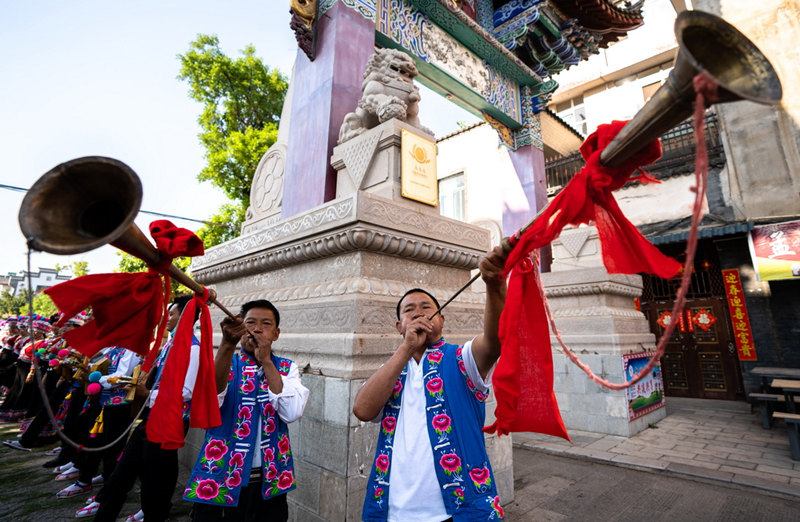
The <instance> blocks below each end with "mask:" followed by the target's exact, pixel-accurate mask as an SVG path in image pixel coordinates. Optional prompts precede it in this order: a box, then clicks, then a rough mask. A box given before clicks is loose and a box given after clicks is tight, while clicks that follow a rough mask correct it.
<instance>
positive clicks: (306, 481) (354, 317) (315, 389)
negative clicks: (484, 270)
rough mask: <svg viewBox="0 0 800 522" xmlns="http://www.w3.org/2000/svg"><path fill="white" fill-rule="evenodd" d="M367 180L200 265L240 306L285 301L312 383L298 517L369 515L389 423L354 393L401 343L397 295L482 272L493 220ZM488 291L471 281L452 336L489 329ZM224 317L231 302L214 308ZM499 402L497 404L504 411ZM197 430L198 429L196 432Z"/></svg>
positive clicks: (499, 452) (201, 274)
mask: <svg viewBox="0 0 800 522" xmlns="http://www.w3.org/2000/svg"><path fill="white" fill-rule="evenodd" d="M420 207H421V205H419V204H416V205H408V204H406V202H403V201H400V202H398V201H391V200H389V199H387V198H384V197H380V196H378V195H375V194H371V193H368V192H364V191H355V192H352V193H350V194H349V195H347V196H345V197H342V198H339V199H337V200H334V201H331V202H329V203H327V204H325V205H321V206H319V207H317V208H314V209H311V210H309V211H306V212H305V213H302V214H300V215H297V216H294V217H292V218H290V219H287V220H283V221H280V222H278V223H276V224H274V225H271V226H267V227H265V228H263V229H260V230H258V231H256V232H253V233H251V234H245V235H243V236H241V237H239V238H238V239H235V240H233V241H230V242H228V243H225V244H223V245H219V246H217V247H214V248H210V249H209V250H208V251H207V253H206V255H205V256H204V257H202V258H199V259H195V262H194V264H193V266H192V269H193V275H194V277H195V278H196V279H197V280H198V281H199V282H201V283H203V284H207V285H210V286H212V287H213V288H214V289H215V290H216V291H217V293H218V294H219V296H220V300H221V301H222V302H223V304H224V305H225V306H226V307H228V308H229V309H230V310H237V309H238V307H239V306H240V305H241V304H242V303H243V302H245V301H249V300H252V299H259V298H265V299H269V300H270V301H272V302H273V303H274V304H275V305H276V306H277V307H278V309H279V310H280V312H281V324H280V327H281V335H280V339H279V340H278V341H276V343H275V350H276V353H277V354H278V355H281V356H286V357H289V358H291V359H293V360H294V361H295V362H296V363H297V364H298V365H299V366H300V368H301V369H302V371H303V376H302V379H303V383H304V384H305V385H306V386H307V387H308V388H309V389H310V390H311V396H310V399H309V403H308V405H307V407H306V411H305V413H304V415H303V417H302V419H301V420H300V421H298V422H297V423H294V424H292V425H291V426H290V430H291V437H292V445H293V451H294V456H295V466H296V471H297V480H298V488H297V490H296V491H295V492H293V493H292V494H291V495H290V496H289V498H290V504H291V507H290V509H291V510H292V517H291V518H292V519H294V520H319V519H322V520H360V511H361V506H362V503H363V500H364V492H365V488H366V482H367V479H368V475H369V471H370V467H371V461H372V458H373V452H374V449H375V443H376V441H377V433H376V430H377V424H373V423H363V422H360V421H358V420H357V419H356V418H355V417H354V416H353V414H352V406H353V400H354V397H355V394H356V392H357V391H358V389H359V387H360V386H361V384H362V383H363V382H364V380H365V379H366V378H367V377H369V376H370V375H372V373H374V371H375V370H376V369H377V368H378V367H379V365H380V364H382V363H383V362H385V361H386V359H388V357H389V356H390V354H391V353H393V351H394V350H395V349H396V348H397V346H398V345H399V344H400V341H401V338H400V335H399V334H398V333H397V330H396V329H395V321H396V317H395V305H396V304H397V301H398V299H399V298H400V296H402V294H403V293H404V292H405V291H406V290H407V289H409V288H412V287H425V288H426V289H429V290H430V291H431V292H433V293H434V295H436V296H437V298H439V299H440V302H444V300H445V299H447V298H448V297H450V296H451V295H452V294H453V293H454V292H455V291H456V290H457V289H458V288H460V287H461V285H463V284H464V283H466V282H467V281H468V280H469V278H470V270H472V269H474V268H476V267H477V265H478V262H479V260H480V257H481V255H482V254H483V253H484V252H486V251H487V250H488V249H489V247H490V244H489V231H487V230H485V229H483V228H480V227H476V226H472V225H468V224H465V223H461V222H458V221H454V220H450V219H447V218H443V217H440V216H438V215H429V214H427V213H424V212H422V211H421V210H420ZM483 303H484V296H483V295H482V294H478V293H475V292H472V291H466V292H464V293H462V294H461V295H460V296H459V297H458V298H457V299H456V300H455V301H454V302H453V303H452V304H450V305H449V306H448V308H447V309H446V310H445V312H444V316H445V318H446V323H445V333H446V336H447V339H448V340H449V341H450V342H459V343H460V342H464V341H466V340H468V339H471V338H472V337H473V336H474V335H476V334H477V333H479V332H480V331H481V329H482V321H483ZM212 313H213V314H214V316H215V317H214V320H215V322H218V321H219V320H221V318H222V314H221V312H218V311H216V310H215V309H213V308H212ZM493 412H494V405H493V404H490V405H489V406H488V408H487V422H488V423H491V422H493ZM193 436H194V437H197V435H193ZM487 446H488V447H489V448H490V453H489V456H490V459H491V461H492V463H493V466H494V470H495V473H496V477H497V482H498V486H499V490H500V496H501V499H502V500H503V501H505V502H509V501H511V500H512V499H513V467H512V461H511V438H510V437H502V438H497V437H494V436H492V437H488V438H487Z"/></svg>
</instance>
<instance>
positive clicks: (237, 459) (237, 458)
mask: <svg viewBox="0 0 800 522" xmlns="http://www.w3.org/2000/svg"><path fill="white" fill-rule="evenodd" d="M228 466H230V467H232V468H241V467H242V466H244V454H243V453H239V452H238V451H237V452H236V453H231V460H229V461H228Z"/></svg>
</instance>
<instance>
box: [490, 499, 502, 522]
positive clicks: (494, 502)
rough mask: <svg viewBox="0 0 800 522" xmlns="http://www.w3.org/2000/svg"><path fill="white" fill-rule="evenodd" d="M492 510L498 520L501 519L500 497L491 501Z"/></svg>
mask: <svg viewBox="0 0 800 522" xmlns="http://www.w3.org/2000/svg"><path fill="white" fill-rule="evenodd" d="M492 509H494V511H495V513H497V515H498V516H499V517H500V518H503V508H502V507H500V497H494V499H493V500H492Z"/></svg>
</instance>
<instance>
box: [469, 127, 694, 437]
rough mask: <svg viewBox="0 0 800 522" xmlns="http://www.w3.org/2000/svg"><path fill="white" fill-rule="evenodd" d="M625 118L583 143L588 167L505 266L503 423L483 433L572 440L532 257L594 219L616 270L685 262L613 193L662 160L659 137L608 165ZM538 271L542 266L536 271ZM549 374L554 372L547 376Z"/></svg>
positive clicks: (500, 373) (674, 269) (662, 268)
mask: <svg viewBox="0 0 800 522" xmlns="http://www.w3.org/2000/svg"><path fill="white" fill-rule="evenodd" d="M626 123H627V122H625V121H614V122H612V123H611V124H607V125H600V126H599V127H598V128H597V131H595V132H594V133H593V134H592V135H590V136H589V137H588V138H587V139H586V141H585V142H584V143H583V145H581V149H580V150H581V155H582V156H583V157H584V159H585V160H586V166H585V167H584V168H583V169H582V170H581V171H580V172H578V173H577V174H576V175H575V177H573V178H572V180H571V181H570V182H569V183H568V184H567V186H566V187H564V190H562V191H561V192H560V193H559V194H558V195H557V196H556V197H555V198H554V199H553V201H552V202H551V203H550V204H549V205H548V207H547V208H546V209H545V211H544V212H543V213H542V215H541V216H540V217H539V218H537V219H536V221H535V222H534V223H533V224H531V225H530V226H529V227H528V228H527V230H525V232H524V233H522V234H521V236H520V238H519V240H518V241H517V243H516V245H515V246H514V249H513V250H512V251H511V253H510V254H509V256H508V259H507V261H506V273H508V272H511V278H510V280H509V287H508V293H507V296H506V302H505V307H504V309H503V313H502V315H501V316H500V341H501V343H502V346H503V353H502V355H501V357H500V360H499V361H498V363H497V368H496V369H495V372H494V375H493V377H492V382H493V384H494V388H495V396H496V397H497V409H496V411H495V414H496V417H497V420H496V421H495V422H494V423H493V424H492V425H491V426H488V427H486V428H485V429H484V431H487V432H489V433H493V432H494V431H497V432H498V433H499V434H501V435H502V434H505V433H510V432H514V431H530V432H537V433H547V434H550V435H555V436H559V437H563V438H565V439H567V440H569V436H568V435H567V432H566V429H565V428H564V424H563V422H562V420H561V414H560V413H559V411H558V405H557V403H556V399H555V395H554V393H553V382H552V381H553V378H552V370H550V371H549V377H547V376H544V377H543V375H542V371H543V369H544V370H547V369H551V368H552V364H553V361H552V354H551V348H550V330H549V328H548V325H547V321H546V319H545V317H546V316H545V310H544V303H543V301H542V299H541V296H540V294H539V291H538V289H537V286H536V284H535V279H534V278H535V276H536V274H535V273H533V271H532V270H530V266H529V265H530V261H529V260H528V261H525V260H526V259H528V257H529V256H530V253H531V252H532V251H533V250H534V249H537V248H541V247H543V246H545V245H547V244H549V243H550V242H552V241H553V240H554V239H556V238H557V237H558V235H559V233H561V230H562V229H563V228H564V227H565V226H566V225H568V224H572V225H578V224H581V223H588V222H590V221H594V223H595V226H596V227H597V235H598V237H599V239H600V243H601V246H602V252H603V264H604V265H605V267H606V269H607V270H608V272H609V273H624V274H634V273H638V272H648V273H651V274H656V275H658V276H660V277H664V278H670V277H673V276H674V275H675V274H677V273H678V270H679V268H680V264H679V263H678V262H677V261H675V260H674V259H672V258H670V257H668V256H665V255H664V254H662V253H661V252H660V251H659V250H658V249H657V248H656V247H655V246H653V245H652V244H651V243H650V242H649V241H647V239H645V238H644V236H642V234H641V233H640V232H639V231H638V230H637V229H636V227H635V226H634V225H633V224H632V223H631V222H630V221H628V219H627V218H626V217H625V215H624V214H623V213H622V211H621V210H620V208H619V205H618V204H617V201H616V200H615V199H614V196H613V194H612V191H614V190H616V189H618V188H621V187H622V186H623V185H625V183H627V182H628V180H629V178H630V176H631V175H632V174H633V173H634V172H635V171H636V170H638V169H639V168H640V167H641V166H643V165H647V164H649V163H652V162H654V161H656V160H657V159H658V158H659V157H661V144H660V142H659V141H658V140H655V141H653V142H651V143H650V144H649V145H648V146H647V147H645V148H644V149H642V150H641V151H639V152H638V153H636V154H635V155H634V156H632V157H631V158H629V159H627V160H626V161H625V162H624V163H623V164H622V165H618V166H616V167H605V166H603V165H601V164H600V154H601V153H602V151H603V150H604V149H605V148H606V147H607V146H608V144H609V143H611V141H612V140H613V139H614V137H615V136H616V135H617V134H618V133H619V131H620V130H622V128H623V127H624V126H625V124H626ZM534 270H536V268H534ZM545 373H547V372H545Z"/></svg>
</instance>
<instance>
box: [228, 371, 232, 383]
mask: <svg viewBox="0 0 800 522" xmlns="http://www.w3.org/2000/svg"><path fill="white" fill-rule="evenodd" d="M232 380H233V369H231V370H229V371H228V382H231V381H232Z"/></svg>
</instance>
